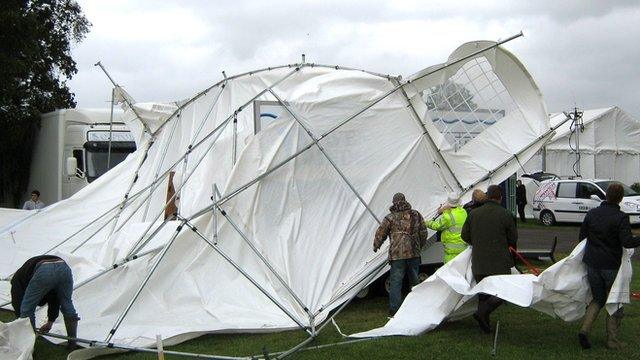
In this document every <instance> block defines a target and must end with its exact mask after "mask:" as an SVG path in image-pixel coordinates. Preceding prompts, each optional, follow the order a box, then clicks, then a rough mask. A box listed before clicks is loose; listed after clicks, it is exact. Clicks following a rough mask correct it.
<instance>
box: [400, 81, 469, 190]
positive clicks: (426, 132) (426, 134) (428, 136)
mask: <svg viewBox="0 0 640 360" xmlns="http://www.w3.org/2000/svg"><path fill="white" fill-rule="evenodd" d="M394 81H397V80H394ZM401 93H402V97H403V98H404V99H405V100H406V101H407V104H408V107H409V109H410V113H411V115H412V117H413V119H414V120H415V121H416V122H417V123H418V124H419V126H420V128H421V129H422V136H424V137H425V138H426V139H427V140H428V141H429V144H430V145H431V146H432V148H433V149H434V150H435V153H436V154H438V157H439V158H440V161H442V162H443V163H444V166H445V167H446V169H447V171H448V172H449V174H450V175H451V177H453V180H454V181H455V182H456V185H457V186H458V190H462V189H463V187H462V184H460V180H458V177H457V176H456V174H455V173H454V172H453V170H452V169H451V167H450V166H449V163H448V162H447V161H446V160H445V158H444V155H442V152H441V151H440V148H438V146H436V143H435V141H434V140H433V137H432V136H431V133H429V130H427V127H426V126H425V125H424V124H423V123H422V121H421V120H420V116H419V115H418V112H417V111H416V109H415V108H414V107H413V104H412V103H411V99H409V96H408V95H407V92H406V91H405V90H404V89H402V90H401ZM429 155H431V158H432V160H433V162H436V161H435V159H433V155H432V154H429ZM436 164H438V163H437V162H436ZM438 165H439V164H438ZM438 169H440V166H438ZM442 180H444V183H445V184H447V185H448V186H449V187H450V188H451V185H449V182H448V181H447V180H446V178H444V177H443V179H442Z"/></svg>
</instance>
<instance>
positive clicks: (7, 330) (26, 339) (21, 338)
mask: <svg viewBox="0 0 640 360" xmlns="http://www.w3.org/2000/svg"><path fill="white" fill-rule="evenodd" d="M35 342H36V334H35V333H34V332H33V330H32V329H31V323H30V322H29V319H26V318H25V319H18V320H15V321H12V322H10V323H7V324H5V323H3V322H1V321H0V360H31V359H32V358H33V357H32V354H33V347H34V345H35Z"/></svg>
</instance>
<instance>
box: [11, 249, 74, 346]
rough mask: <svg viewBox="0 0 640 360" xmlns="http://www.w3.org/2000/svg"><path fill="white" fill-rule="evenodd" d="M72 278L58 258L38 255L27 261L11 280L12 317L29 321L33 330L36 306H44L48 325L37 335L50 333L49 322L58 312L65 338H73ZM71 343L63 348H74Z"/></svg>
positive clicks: (69, 271)
mask: <svg viewBox="0 0 640 360" xmlns="http://www.w3.org/2000/svg"><path fill="white" fill-rule="evenodd" d="M72 293H73V276H72V274H71V269H70V268H69V266H68V265H67V263H65V262H64V260H62V259H61V258H59V257H57V256H53V255H41V256H36V257H33V258H31V259H29V260H27V261H26V262H25V263H24V265H22V266H21V267H20V269H18V271H16V272H15V274H13V277H12V278H11V304H12V305H13V311H14V312H15V314H16V316H18V317H21V318H27V317H28V318H29V319H30V320H31V325H32V326H33V327H34V328H35V310H36V306H44V305H45V304H47V317H48V321H47V322H46V323H45V324H44V325H42V326H41V327H40V332H43V333H46V332H48V331H49V330H51V326H52V325H53V322H54V321H55V320H56V319H57V318H58V312H60V311H61V312H62V315H63V317H64V325H65V328H66V330H67V335H68V336H69V337H71V338H76V337H77V330H78V320H79V318H78V314H77V313H76V310H75V308H74V306H73V301H72V300H71V295H72ZM76 346H77V345H76V343H75V342H74V341H69V342H68V343H67V348H68V349H70V350H72V349H75V348H76Z"/></svg>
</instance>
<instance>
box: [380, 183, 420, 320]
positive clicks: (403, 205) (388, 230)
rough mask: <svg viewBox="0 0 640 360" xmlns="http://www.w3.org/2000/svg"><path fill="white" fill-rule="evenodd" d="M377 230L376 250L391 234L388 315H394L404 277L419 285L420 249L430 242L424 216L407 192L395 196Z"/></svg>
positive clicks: (400, 301) (398, 306)
mask: <svg viewBox="0 0 640 360" xmlns="http://www.w3.org/2000/svg"><path fill="white" fill-rule="evenodd" d="M389 211H391V213H390V214H389V215H387V216H386V217H385V218H384V220H382V223H381V224H380V226H379V227H378V230H377V231H376V235H375V239H374V241H373V251H374V252H375V251H378V249H380V247H381V246H382V244H383V243H384V241H385V240H386V239H387V237H389V238H390V239H391V240H390V242H391V243H390V245H389V264H390V265H391V271H390V273H389V278H390V283H391V284H390V285H391V287H390V289H389V315H391V316H393V315H394V314H395V313H396V311H398V308H400V305H401V304H402V280H403V279H404V276H405V273H406V274H408V276H409V280H410V282H411V286H414V285H417V284H418V271H419V268H420V250H421V249H422V247H423V246H424V245H425V243H426V241H427V236H428V235H427V228H426V226H425V224H424V219H423V218H422V215H421V214H420V213H419V212H418V211H416V210H413V209H411V204H409V203H408V202H407V201H406V199H405V197H404V194H402V193H397V194H395V195H393V205H392V206H391V207H390V208H389Z"/></svg>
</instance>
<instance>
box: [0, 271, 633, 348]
mask: <svg viewBox="0 0 640 360" xmlns="http://www.w3.org/2000/svg"><path fill="white" fill-rule="evenodd" d="M639 270H640V263H638V262H635V263H634V271H635V272H636V274H637V272H638V271H639ZM631 289H632V290H634V291H639V290H640V277H638V276H635V277H634V280H633V282H632V286H631ZM632 301H633V302H632V304H631V305H629V306H627V307H626V308H625V314H626V317H625V319H624V321H623V324H622V339H623V340H624V341H626V342H627V343H629V346H628V347H627V348H626V349H624V350H622V351H616V352H614V351H608V350H606V349H605V342H606V335H605V332H604V318H605V317H604V314H603V313H601V314H600V316H599V318H598V321H597V323H596V325H595V328H594V332H593V334H592V336H591V339H592V342H593V344H594V348H593V349H591V350H588V351H583V350H581V349H580V347H579V345H578V342H577V335H576V334H577V331H578V328H579V326H580V324H579V322H574V323H566V322H564V321H562V320H559V319H553V318H551V317H549V316H547V315H544V314H541V313H539V312H537V311H535V310H531V309H527V308H520V307H518V306H515V305H505V306H502V307H501V308H499V309H498V310H497V311H496V312H495V313H494V314H493V316H492V319H493V322H494V324H495V320H499V321H500V331H499V339H498V347H497V355H496V356H495V357H493V356H491V354H490V351H491V346H492V341H493V337H492V336H491V335H485V334H481V333H480V331H479V330H478V329H477V325H476V323H475V321H474V320H473V319H471V318H467V319H464V320H461V321H457V322H452V323H446V324H444V325H442V326H441V327H440V328H438V329H436V330H434V331H431V332H429V333H427V334H424V335H422V336H415V337H390V338H383V339H376V340H370V341H364V342H359V343H354V344H346V345H341V346H334V347H329V348H324V349H317V350H308V351H302V352H299V353H297V354H296V355H294V356H293V357H292V358H293V359H368V360H369V359H428V358H446V359H454V358H455V359H491V358H502V359H549V358H551V359H557V358H558V359H559V358H562V359H572V358H578V357H584V358H588V359H605V358H606V359H639V358H640V349H638V347H637V345H636V344H634V342H636V341H637V339H638V334H640V301H638V300H632ZM386 314H387V299H386V298H385V297H374V298H370V299H365V300H361V301H355V302H353V303H352V304H350V305H349V306H348V307H347V308H346V309H345V310H344V311H343V312H342V313H341V314H339V315H338V316H337V319H336V320H337V323H338V325H339V326H340V327H341V329H342V331H343V332H344V333H346V334H350V333H355V332H359V331H363V330H369V329H372V328H375V327H378V326H381V325H384V324H385V323H386V321H387V318H386ZM12 319H13V315H12V314H10V313H8V312H4V311H3V312H2V313H0V320H2V321H5V322H7V321H11V320H12ZM80 326H82V322H80ZM305 338H306V337H305V334H304V333H303V332H302V331H290V332H281V333H272V334H257V335H238V334H236V335H208V336H203V337H200V338H198V339H194V340H191V341H188V342H186V343H183V344H180V345H177V346H174V347H171V348H170V350H176V351H185V352H194V353H204V354H216V355H232V356H233V355H236V356H245V355H257V354H261V353H262V352H263V347H266V349H267V350H268V351H269V352H276V351H282V350H287V349H289V348H290V347H292V346H294V345H296V344H297V343H299V342H300V341H302V340H304V339H305ZM341 340H342V339H341V336H340V335H339V334H338V333H337V331H336V330H335V328H333V327H332V326H331V325H329V327H327V328H326V329H325V331H324V332H323V333H322V334H321V336H320V337H319V338H318V339H317V340H316V341H315V342H314V343H313V345H320V344H328V343H334V342H337V341H341ZM64 358H66V352H65V351H64V349H63V348H62V347H61V346H55V345H52V344H50V343H48V342H47V341H45V340H43V339H38V340H37V342H36V348H35V352H34V359H37V360H44V359H64ZM166 358H167V359H178V358H181V357H176V356H167V357H166ZM101 359H127V360H134V359H157V356H155V355H154V354H141V353H127V354H118V355H110V356H105V357H102V358H101Z"/></svg>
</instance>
